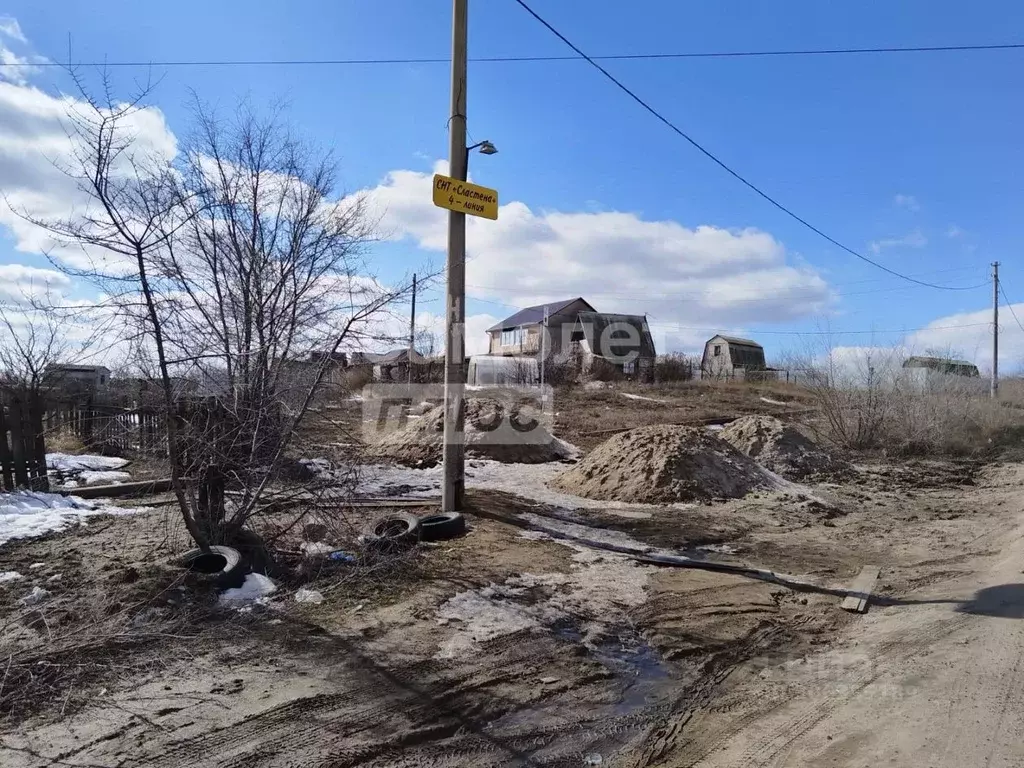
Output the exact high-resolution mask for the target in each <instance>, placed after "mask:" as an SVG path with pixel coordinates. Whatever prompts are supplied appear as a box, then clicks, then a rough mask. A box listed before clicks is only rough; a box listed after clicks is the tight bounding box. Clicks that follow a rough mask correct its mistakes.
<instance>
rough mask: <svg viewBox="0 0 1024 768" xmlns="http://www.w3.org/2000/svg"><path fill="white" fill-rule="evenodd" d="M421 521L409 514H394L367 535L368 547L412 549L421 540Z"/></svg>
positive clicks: (372, 528)
mask: <svg viewBox="0 0 1024 768" xmlns="http://www.w3.org/2000/svg"><path fill="white" fill-rule="evenodd" d="M421 531H422V528H421V527H420V519H419V518H418V517H416V515H411V514H409V513H408V512H392V513H391V514H389V515H387V516H386V517H382V518H380V519H379V520H377V522H375V523H374V524H373V525H372V526H371V528H370V530H369V531H368V532H367V533H366V536H365V540H366V544H367V545H368V546H371V547H374V548H375V549H384V550H393V549H402V548H405V547H411V546H413V545H415V544H416V543H417V542H418V541H419V540H420V532H421Z"/></svg>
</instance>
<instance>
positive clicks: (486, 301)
mask: <svg viewBox="0 0 1024 768" xmlns="http://www.w3.org/2000/svg"><path fill="white" fill-rule="evenodd" d="M466 298H467V299H468V300H470V301H479V302H480V303H482V304H494V305H496V306H501V307H507V308H508V309H514V310H516V311H520V310H523V309H525V307H518V306H516V305H515V304H506V303H505V302H503V301H493V300H490V299H481V298H477V297H476V296H467V297H466ZM655 325H660V326H664V327H668V328H673V329H675V330H680V331H707V332H708V333H721V331H722V329H721V328H709V327H701V326H692V325H681V324H680V323H662V322H655ZM991 325H992V323H966V324H964V325H935V326H925V327H923V328H900V329H897V330H878V329H875V328H870V329H864V330H855V331H767V330H760V329H758V330H757V331H756V332H757V333H758V334H761V335H762V336H851V335H862V334H869V333H877V334H889V333H919V332H921V331H951V330H956V329H959V328H976V327H980V326H991ZM1022 330H1024V329H1022Z"/></svg>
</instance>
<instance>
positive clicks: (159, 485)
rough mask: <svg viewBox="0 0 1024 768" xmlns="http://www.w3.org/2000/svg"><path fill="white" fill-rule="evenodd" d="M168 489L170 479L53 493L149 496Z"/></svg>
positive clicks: (82, 496) (64, 489)
mask: <svg viewBox="0 0 1024 768" xmlns="http://www.w3.org/2000/svg"><path fill="white" fill-rule="evenodd" d="M170 489H171V481H170V480H169V479H165V480H138V481H136V482H131V483H118V484H117V485H85V486H82V487H81V488H57V489H56V490H55V491H54V493H60V494H63V495H64V496H78V497H79V498H82V499H97V498H101V497H109V498H114V497H118V496H149V495H151V494H154V493H166V492H167V491H169V490H170Z"/></svg>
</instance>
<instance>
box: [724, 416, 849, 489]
mask: <svg viewBox="0 0 1024 768" xmlns="http://www.w3.org/2000/svg"><path fill="white" fill-rule="evenodd" d="M719 436H720V437H721V438H722V439H723V440H725V441H726V442H727V443H729V444H730V445H732V446H733V447H734V448H735V449H736V450H738V451H739V452H740V453H742V454H743V455H745V456H749V457H750V458H751V459H753V460H754V461H756V462H757V463H758V464H760V465H761V466H762V467H765V468H767V469H770V470H771V471H772V472H775V473H777V474H780V475H782V476H783V477H787V478H789V479H791V480H800V479H802V478H805V477H807V476H809V475H818V474H826V473H827V474H835V473H841V472H847V471H849V469H850V465H849V463H848V462H846V461H844V460H843V459H841V458H839V457H837V456H835V455H834V454H832V453H831V452H830V451H827V450H825V449H824V448H822V447H821V446H819V445H818V444H817V443H815V442H814V441H813V440H811V439H810V438H809V437H807V436H806V435H804V434H803V433H801V432H800V431H799V430H798V429H796V428H795V427H793V426H791V425H789V424H784V423H783V422H781V421H779V420H778V419H776V418H774V417H772V416H743V417H741V418H739V419H736V421H734V422H732V423H730V424H729V425H728V426H726V428H725V429H723V430H722V431H721V432H719Z"/></svg>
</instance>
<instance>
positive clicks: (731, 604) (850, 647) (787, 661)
mask: <svg viewBox="0 0 1024 768" xmlns="http://www.w3.org/2000/svg"><path fill="white" fill-rule="evenodd" d="M479 469H480V471H481V472H482V471H484V470H485V469H486V467H480V468H479ZM1021 479H1024V469H1022V468H1021V467H1019V466H1017V465H1005V466H989V467H983V468H982V467H978V466H977V465H975V464H970V463H957V464H953V463H949V462H918V463H911V464H898V465H890V464H872V465H869V466H862V467H860V468H859V469H858V470H857V472H856V474H855V475H854V476H853V477H852V478H851V479H850V480H848V481H845V482H844V483H843V484H842V485H839V484H818V485H814V486H802V485H796V484H786V485H784V487H783V488H782V490H776V491H771V492H761V493H756V494H752V495H749V496H747V497H746V498H744V499H738V500H733V501H730V502H727V503H720V504H714V505H711V506H708V505H701V506H684V505H676V506H672V507H659V506H640V505H622V504H618V505H611V504H609V505H607V506H602V505H600V504H599V503H595V502H590V503H588V504H586V505H582V506H579V507H577V508H568V507H566V506H559V505H558V504H557V501H558V498H559V497H558V496H557V495H554V496H551V495H544V493H549V492H545V491H543V489H538V495H540V496H541V498H544V499H547V500H548V501H547V503H542V502H541V501H537V500H526V499H523V498H520V497H517V496H513V495H510V494H509V493H505V492H501V491H497V490H487V491H484V490H477V491H473V492H472V494H471V501H472V505H473V510H474V511H475V514H472V515H470V523H471V530H470V531H469V533H468V534H467V535H466V536H465V537H463V538H461V539H457V540H454V541H451V542H445V543H442V544H439V545H436V546H430V547H425V546H421V547H420V548H418V549H417V550H416V551H414V552H413V553H411V554H410V555H408V556H406V557H404V558H402V559H400V560H399V561H396V562H395V563H393V564H391V565H390V566H389V567H388V568H387V569H384V570H379V569H378V570H373V569H367V570H366V571H362V570H360V571H358V572H355V573H349V574H344V573H340V572H339V571H337V570H335V571H331V572H325V573H321V574H313V575H312V577H311V578H312V581H311V582H309V583H306V584H303V585H302V586H304V587H306V588H314V589H319V590H321V591H322V592H323V594H324V597H325V599H324V602H323V603H321V604H319V605H312V604H300V603H296V602H295V601H294V599H293V595H294V592H295V590H296V588H297V587H298V586H299V585H297V584H282V585H280V588H279V589H278V591H277V592H276V593H275V594H274V595H273V596H272V598H271V599H270V600H269V601H268V604H266V605H257V606H253V607H251V608H249V609H248V610H243V611H238V610H232V609H229V608H224V607H220V606H218V605H217V603H216V596H215V595H212V594H210V593H209V592H208V591H204V590H203V588H202V585H199V584H192V583H187V582H182V581H181V580H180V578H179V575H178V574H176V572H175V571H174V570H173V569H170V568H169V567H168V566H167V565H166V561H167V558H169V557H170V556H171V555H172V554H173V553H174V552H177V551H180V550H181V548H182V547H184V546H185V539H184V536H183V535H182V532H181V531H180V530H179V528H178V526H176V525H175V524H174V522H173V520H171V521H168V522H166V523H165V522H164V518H163V516H162V515H161V513H160V512H159V511H156V512H154V513H153V514H151V515H142V516H136V517H125V518H110V519H103V520H91V521H90V522H89V525H88V527H79V528H76V529H73V530H70V531H68V532H65V533H63V534H57V535H53V536H50V537H47V538H44V539H35V540H29V541H22V542H12V543H10V544H8V545H6V546H4V547H2V548H0V571H11V570H13V571H18V572H20V573H22V574H23V578H22V579H21V580H17V581H14V582H10V583H4V584H0V612H2V613H3V614H4V618H3V620H2V621H3V622H4V624H3V631H2V634H0V644H2V645H0V654H2V655H3V656H5V657H6V656H10V657H11V658H15V657H16V656H17V657H18V658H21V657H20V656H18V654H20V653H24V649H25V648H29V647H32V644H33V642H35V643H36V644H37V645H38V644H39V642H40V641H44V642H43V645H44V646H45V644H46V642H45V641H46V640H47V639H49V640H50V642H62V643H67V642H69V638H70V639H79V644H80V645H81V644H82V643H83V642H84V641H80V639H81V638H85V637H87V636H91V635H90V633H93V634H96V633H95V628H96V627H98V626H100V625H101V617H102V616H104V615H110V616H113V617H114V618H118V619H119V620H122V622H123V623H122V624H121V625H120V630H119V631H120V632H121V633H122V634H121V635H119V636H118V637H117V638H116V640H117V642H116V643H115V646H113V650H114V651H115V652H111V646H110V645H109V644H107V645H104V644H102V643H97V644H96V645H95V646H88V647H87V648H85V650H84V651H82V652H80V653H79V654H78V655H76V656H74V657H70V658H63V659H52V658H51V659H48V660H47V663H49V664H64V665H65V666H64V667H61V669H62V672H64V673H67V670H68V669H71V665H72V664H74V665H78V666H75V667H74V670H75V674H74V675H71V674H62V675H61V676H57V677H55V678H54V679H53V680H52V681H51V682H50V683H49V687H48V688H46V689H45V692H46V696H42V697H40V698H39V699H38V700H37V701H34V702H31V706H29V704H28V703H25V702H22V703H21V705H20V706H17V707H13V708H9V709H6V710H5V711H4V712H3V719H2V720H0V762H2V763H3V765H5V766H8V765H10V766H43V765H53V764H65V765H82V766H84V765H93V766H129V765H153V766H186V765H187V766H195V765H204V766H205V765H210V766H291V765H303V766H305V765H313V766H316V765H320V766H381V767H383V766H410V767H411V766H428V767H433V766H437V767H438V768H463V767H465V768H469V767H470V766H474V767H475V766H482V765H494V766H505V765H509V766H511V765H549V766H554V765H566V766H568V765H582V764H584V762H583V761H584V759H585V758H587V757H588V756H590V755H598V754H599V755H601V757H602V763H601V765H602V766H678V765H695V764H700V765H707V766H731V765H736V766H748V765H764V766H768V765H783V764H785V765H793V766H797V765H807V766H811V765H814V766H818V765H837V766H838V765H842V766H847V765H849V766H854V765H857V766H859V765H865V766H867V765H878V764H884V763H886V762H890V763H891V764H896V765H921V766H924V765H950V766H952V765H958V766H962V765H975V764H978V765H980V764H984V757H985V755H992V756H993V762H992V763H991V764H992V765H1007V766H1009V765H1017V764H1019V760H1018V761H1017V762H1014V759H1016V758H1014V757H1013V754H1014V753H1013V749H1015V747H1013V743H1014V739H1015V738H1016V735H1017V734H1018V732H1019V728H1020V721H1019V719H1018V718H1019V716H1018V715H1017V714H1015V711H1014V709H1013V707H1012V706H1011V705H1012V704H1013V702H1014V701H1017V700H1016V699H1014V698H1013V697H1014V696H1015V695H1016V693H1015V692H1016V691H1017V689H1018V688H1019V685H1017V683H1016V682H1015V681H1016V679H1017V678H1016V673H1015V672H1014V670H1015V669H1016V661H1017V657H1018V656H1019V649H1017V645H1019V642H1018V641H1019V640H1020V635H1019V630H1018V629H1017V627H1019V626H1021V625H1019V624H1018V623H1017V622H1013V621H1010V620H1008V619H1007V618H1005V617H1002V616H1000V617H993V616H991V615H985V614H984V612H985V611H986V610H987V611H988V612H989V614H991V613H992V612H993V611H997V612H1002V613H1003V614H1006V613H1013V612H1015V611H1019V613H1020V614H1022V615H1024V610H1022V609H1019V604H1020V603H1019V602H1018V603H1015V602H1014V598H1012V596H1010V597H1009V598H1007V595H1006V593H1005V592H1004V593H1001V594H1002V597H998V596H996V598H987V597H982V598H978V597H976V596H975V597H973V598H972V595H975V593H976V592H977V590H978V589H980V588H982V587H985V586H991V585H999V584H1012V583H1013V582H1015V581H1019V578H1017V577H1014V576H1013V573H1015V572H1016V571H1013V568H1017V569H1018V570H1019V565H1018V562H1019V560H1018V558H1017V554H1018V552H1017V550H1016V549H1014V547H1017V548H1024V544H1021V543H1020V542H1021V533H1022V532H1020V531H1016V528H1017V526H1019V525H1021V524H1022V522H1024V521H1021V520H1018V519H1017V518H1018V516H1019V515H1020V507H1021V501H1022V498H1021V495H1020V491H1019V490H1018V488H1019V483H1020V480H1021ZM522 482H525V481H522ZM350 513H351V514H353V515H356V514H357V513H356V512H355V511H351V512H350ZM364 514H366V515H367V521H368V519H369V515H370V514H372V513H370V512H366V513H364ZM502 517H503V518H506V519H514V520H515V521H517V522H519V523H522V522H523V521H524V520H526V521H535V522H536V523H537V524H538V525H543V527H546V528H547V529H549V530H556V531H557V530H570V528H568V527H569V526H575V527H574V528H571V530H580V529H581V527H582V530H585V531H586V532H587V536H588V537H589V538H593V539H597V540H602V539H604V540H608V541H614V542H634V543H635V544H636V545H637V546H640V547H643V546H650V547H657V548H663V549H671V550H674V551H678V552H680V553H683V554H688V555H690V556H691V557H704V558H708V559H715V560H722V561H740V560H742V561H746V562H752V563H756V564H758V565H763V566H766V567H770V568H775V569H778V570H781V571H786V572H788V573H790V574H793V575H798V576H803V577H807V578H808V579H811V580H813V581H816V582H817V583H821V584H825V585H848V584H849V583H850V582H851V581H852V579H853V577H854V576H855V575H856V573H857V572H858V570H859V569H860V567H861V566H863V565H864V564H869V563H875V564H878V565H881V566H882V568H883V575H882V579H881V580H880V582H879V588H880V592H881V593H882V594H883V595H884V596H886V597H888V598H889V599H891V600H892V601H893V604H892V605H891V606H882V607H879V606H876V607H874V608H873V609H872V612H871V613H870V614H869V615H867V616H851V615H850V614H846V613H844V612H842V611H840V610H839V609H838V603H839V600H838V599H837V598H835V597H832V596H829V595H824V594H820V593H815V592H813V591H811V592H800V593H797V592H793V591H791V590H789V589H785V588H782V587H779V586H777V585H772V584H768V583H764V582H759V581H753V580H749V579H744V578H740V577H733V576H725V575H722V574H717V573H711V572H706V571H700V570H685V569H674V568H662V567H656V566H652V565H644V564H638V563H636V562H634V561H632V560H630V559H627V558H624V557H622V556H620V555H615V554H611V553H608V552H601V551H594V550H592V549H588V548H586V547H582V546H580V545H579V544H572V543H571V542H565V541H561V542H560V541H558V540H553V539H552V538H551V537H550V536H548V535H546V534H543V533H538V532H537V531H536V530H528V529H524V528H522V527H519V526H517V525H510V524H506V523H503V522H499V520H498V519H497V518H502ZM350 522H351V524H352V527H353V528H358V527H359V526H360V525H361V524H363V523H364V522H366V521H363V520H359V519H353V520H351V521H350ZM559 526H562V528H559ZM1007 547H1010V548H1009V549H1006V548H1007ZM1004 550H1005V551H1004ZM999 553H1003V554H1002V555H1000V554H999ZM1000 557H1002V558H1003V559H1002V561H1000ZM37 562H41V563H43V565H42V566H40V567H38V568H32V567H31V566H32V564H33V563H37ZM57 573H60V574H61V578H60V579H59V580H56V581H50V579H51V578H52V577H53V576H54V575H56V574H57ZM34 585H45V586H46V588H47V589H50V590H51V591H52V592H53V593H54V594H53V598H52V601H50V602H47V603H43V604H41V605H40V606H37V607H35V608H32V609H31V610H30V609H29V608H27V607H23V606H19V605H18V603H17V599H18V598H19V597H21V596H22V595H23V594H25V593H27V592H28V591H29V590H30V589H31V588H32V586H34ZM179 587H182V589H179ZM153 593H156V594H157V595H158V597H157V598H156V599H155V600H152V599H150V600H148V601H147V599H146V597H145V596H146V595H147V594H148V595H152V594H153ZM934 598H941V599H943V600H946V599H956V600H962V599H967V600H968V601H971V600H973V603H972V602H968V603H967V605H974V606H976V607H977V609H978V610H976V611H975V612H974V613H971V612H966V611H964V610H960V609H961V608H963V605H962V604H959V605H958V604H954V603H945V602H943V603H914V602H912V601H915V600H931V599H934ZM993 600H994V602H993ZM1022 600H1024V598H1022ZM896 601H900V602H898V603H897V602H896ZM115 605H116V607H112V606H115ZM1014 605H1016V606H1017V607H1014ZM986 606H988V607H987V608H986ZM993 606H995V607H993ZM1007 606H1009V607H1007ZM156 609H159V611H160V612H157V611H156ZM139 617H142V618H139ZM102 626H104V627H107V628H108V629H109V627H108V625H105V624H104V625H102ZM106 639H107V640H109V639H110V638H109V637H108V638H106ZM964 639H967V640H968V641H969V642H970V643H972V644H974V645H975V646H976V647H977V648H978V651H977V653H978V655H977V658H974V656H972V657H971V658H970V659H968V660H967V661H966V662H964V659H963V652H964V646H963V645H959V643H960V642H961V641H963V640H964ZM129 640H130V642H129ZM1004 646H1005V647H1004ZM1015 649H1017V650H1015ZM986 659H987V660H988V661H986ZM970 675H978V678H977V680H976V681H975V679H974V678H972V677H971V676H970ZM985 681H988V683H986V682H985ZM892 686H895V687H896V689H895V692H896V694H897V695H898V696H903V697H910V698H909V699H908V701H909V702H910V704H911V705H913V706H909V705H908V706H905V705H904V704H903V703H900V702H901V701H903V700H902V699H899V700H897V701H896V703H893V700H892V699H891V698H889V699H879V698H878V696H880V695H882V694H885V695H889V696H892V695H893V688H892ZM2 693H3V691H2V690H0V695H2ZM950 702H953V705H952V706H950ZM943 708H948V710H949V711H946V709H943ZM940 709H942V711H939V710H940ZM968 715H969V717H967V716H968ZM926 718H932V720H933V721H927V722H926ZM943 718H944V719H943ZM958 718H959V719H960V720H964V722H963V723H960V722H959V721H958ZM977 719H982V720H983V722H984V723H989V722H991V723H992V727H991V728H988V727H987V726H986V729H987V730H986V731H985V733H986V735H992V736H993V740H992V741H991V742H984V741H983V738H984V737H983V736H982V735H981V734H979V733H972V732H971V730H970V727H969V726H970V724H971V723H973V722H974V721H975V720H977ZM851 722H852V723H853V724H854V725H853V726H850V725H847V723H851ZM922 723H924V725H922ZM941 723H945V724H946V725H945V728H942V727H940V724H941ZM915 728H916V729H917V730H916V731H915ZM928 739H930V740H928ZM926 741H927V744H930V746H922V745H923V744H926ZM1016 743H1018V744H1019V743H1020V742H1019V739H1018V740H1017V742H1016ZM986 750H988V751H986ZM978 755H980V756H981V758H982V759H981V760H980V761H979V760H976V759H975V757H977V756H978ZM903 758H906V759H903ZM913 760H918V762H913ZM929 760H930V762H929ZM1000 761H1002V762H1000Z"/></svg>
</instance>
